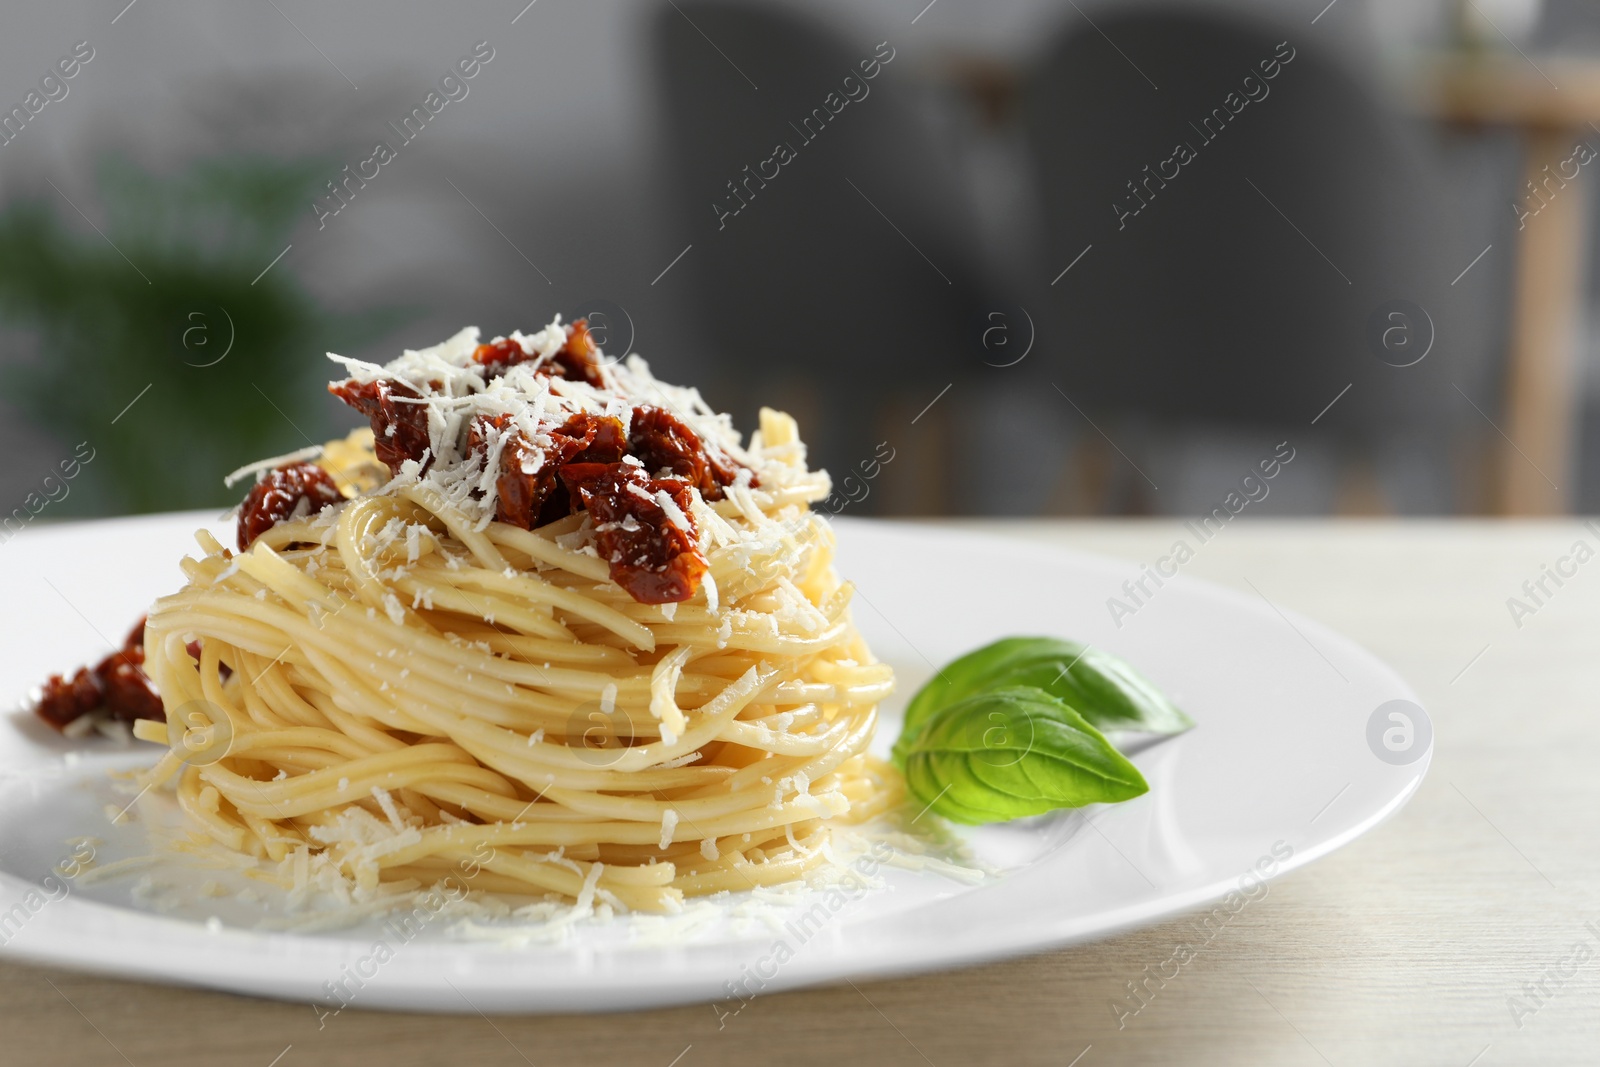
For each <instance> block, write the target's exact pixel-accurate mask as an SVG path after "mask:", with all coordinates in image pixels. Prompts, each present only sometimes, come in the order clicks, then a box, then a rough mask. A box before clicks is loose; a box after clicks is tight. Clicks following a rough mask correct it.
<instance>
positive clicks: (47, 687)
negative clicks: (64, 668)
mask: <svg viewBox="0 0 1600 1067" xmlns="http://www.w3.org/2000/svg"><path fill="white" fill-rule="evenodd" d="M103 699H104V695H103V694H102V693H101V692H100V684H99V681H98V679H96V677H95V676H94V674H93V673H91V672H90V670H89V668H87V667H79V668H78V673H77V674H74V675H73V676H72V680H71V681H68V680H67V679H66V677H64V676H63V675H59V674H52V675H51V676H50V680H49V681H47V682H45V683H44V692H43V693H42V694H41V695H40V697H39V702H38V703H37V704H35V705H34V706H33V710H34V712H35V713H37V714H38V716H39V718H41V719H43V720H44V721H45V722H47V723H49V724H50V725H51V726H54V727H55V728H56V729H57V730H59V729H61V728H62V727H64V726H66V725H67V724H68V723H70V722H72V721H73V720H74V719H78V718H80V717H82V716H84V715H87V714H89V712H91V711H93V710H94V709H95V708H98V707H99V706H100V704H101V701H102V700H103Z"/></svg>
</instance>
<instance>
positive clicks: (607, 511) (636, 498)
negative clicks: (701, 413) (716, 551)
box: [561, 463, 709, 604]
mask: <svg viewBox="0 0 1600 1067" xmlns="http://www.w3.org/2000/svg"><path fill="white" fill-rule="evenodd" d="M561 480H562V481H563V482H565V483H566V485H567V488H568V490H569V491H570V492H571V493H572V496H573V497H574V503H575V504H581V505H582V506H583V507H585V508H587V509H588V511H589V514H590V516H591V517H592V518H593V519H594V523H595V541H596V545H597V547H598V548H599V551H600V555H601V557H602V558H603V559H605V561H606V562H607V563H608V564H610V567H611V580H612V581H614V582H616V583H617V584H618V585H620V586H622V588H624V589H626V590H627V591H628V595H629V596H631V597H633V599H634V600H636V601H638V602H639V603H641V604H669V603H678V602H681V601H684V600H688V599H689V598H690V597H692V596H694V594H695V591H696V590H697V589H699V588H700V582H701V580H702V579H703V578H704V577H705V573H706V571H707V570H708V569H709V567H708V564H707V563H706V558H705V556H704V555H702V554H701V552H700V547H699V544H698V539H697V537H696V535H695V531H694V529H693V525H694V523H693V520H692V519H690V518H689V509H690V506H691V504H692V503H693V500H694V494H693V493H692V492H691V491H690V486H689V485H688V484H687V483H685V482H682V481H679V480H678V479H676V478H651V477H650V476H649V475H647V474H646V473H645V472H644V470H643V468H640V467H638V466H635V465H634V464H632V463H569V464H567V465H566V466H564V467H562V468H561ZM663 492H664V493H665V494H666V495H667V498H668V499H669V500H670V501H671V502H672V504H673V505H674V506H675V508H676V510H677V511H678V512H679V513H680V514H681V515H682V516H683V518H684V521H685V522H687V523H688V524H689V527H690V528H689V529H685V528H684V527H682V526H680V525H678V524H677V523H675V522H673V520H672V517H671V516H670V515H669V512H668V510H667V508H665V507H664V506H663V505H662V503H661V502H660V500H659V498H658V496H657V494H658V493H663Z"/></svg>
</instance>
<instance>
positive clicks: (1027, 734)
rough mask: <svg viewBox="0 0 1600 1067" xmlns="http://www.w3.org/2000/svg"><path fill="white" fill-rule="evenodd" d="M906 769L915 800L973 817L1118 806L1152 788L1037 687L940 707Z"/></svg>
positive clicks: (985, 819)
mask: <svg viewBox="0 0 1600 1067" xmlns="http://www.w3.org/2000/svg"><path fill="white" fill-rule="evenodd" d="M905 739H906V736H905V735H902V741H905ZM903 767H904V770H905V777H906V784H907V787H908V788H909V789H910V791H911V794H912V795H913V796H914V797H916V798H917V800H919V801H921V802H922V803H923V804H925V805H926V806H927V807H928V809H930V810H932V811H934V812H937V813H938V814H940V815H942V816H944V817H945V818H947V819H950V820H952V821H954V822H961V823H968V824H978V823H989V822H1003V821H1006V820H1009V819H1018V818H1022V817H1024V816H1028V815H1042V814H1044V813H1045V812H1048V811H1054V810H1056V809H1057V808H1075V807H1082V806H1084V805H1086V804H1097V803H1116V802H1118V801H1122V800H1128V799H1131V798H1133V797H1136V796H1139V795H1141V794H1142V793H1145V792H1147V791H1148V790H1149V786H1148V785H1147V784H1146V782H1145V780H1144V776H1143V775H1141V774H1140V773H1139V769H1138V768H1137V767H1135V766H1134V765H1133V764H1132V763H1130V762H1129V761H1128V759H1127V758H1126V757H1125V756H1123V755H1122V753H1120V752H1118V751H1117V750H1116V749H1115V748H1114V747H1112V745H1111V743H1110V742H1109V741H1107V740H1106V738H1105V736H1104V735H1103V734H1101V733H1100V731H1099V730H1097V729H1095V727H1094V726H1093V724H1091V723H1090V722H1089V721H1088V720H1087V719H1085V718H1084V717H1083V716H1082V715H1080V714H1079V713H1078V712H1077V711H1075V710H1074V709H1073V708H1072V707H1070V706H1069V705H1067V704H1065V703H1063V702H1062V701H1061V700H1059V699H1057V698H1056V697H1054V696H1052V695H1051V694H1050V693H1048V692H1045V691H1044V690H1041V689H1039V688H1037V687H1033V686H1006V687H1002V688H999V689H995V690H992V691H988V692H983V693H978V694H974V695H972V696H970V697H967V698H966V699H964V700H960V701H957V702H955V703H953V704H947V705H945V706H943V707H941V708H939V709H938V710H937V711H935V712H934V713H933V714H932V715H931V716H929V717H928V718H927V719H926V720H925V721H924V722H923V723H921V724H920V728H919V729H918V730H917V732H916V734H915V736H914V737H912V738H911V740H910V741H909V743H907V744H906V746H905V750H904V754H903Z"/></svg>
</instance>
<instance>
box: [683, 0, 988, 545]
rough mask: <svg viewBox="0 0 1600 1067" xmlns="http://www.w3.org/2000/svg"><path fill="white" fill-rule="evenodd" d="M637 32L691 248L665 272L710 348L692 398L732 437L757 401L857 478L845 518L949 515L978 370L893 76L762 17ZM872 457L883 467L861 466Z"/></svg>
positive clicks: (961, 259)
mask: <svg viewBox="0 0 1600 1067" xmlns="http://www.w3.org/2000/svg"><path fill="white" fill-rule="evenodd" d="M653 31H654V32H653V37H652V50H653V56H654V61H655V66H656V75H657V80H658V84H659V86H660V90H661V99H660V102H659V104H660V122H661V126H662V134H663V136H662V144H663V145H664V147H665V150H666V152H667V154H668V158H667V160H666V162H667V165H668V172H669V175H670V179H671V182H672V189H673V197H674V202H675V203H676V204H677V205H678V210H679V214H680V215H681V217H682V218H684V219H686V220H687V224H686V226H685V228H684V231H683V232H684V234H685V236H684V237H683V238H682V239H683V240H685V241H691V242H692V243H693V251H692V252H690V253H689V254H688V255H687V256H686V257H685V259H684V262H683V263H682V264H681V265H680V266H679V267H678V268H677V270H679V271H682V272H684V273H685V274H686V275H688V279H689V284H690V285H691V287H692V294H693V295H692V300H693V303H694V306H695V310H696V312H697V315H698V318H699V320H700V322H701V326H702V336H703V338H704V343H705V345H706V347H707V348H709V349H710V350H711V351H710V353H709V358H708V360H707V363H708V366H709V373H708V374H707V376H706V377H707V380H706V381H705V383H704V392H705V393H706V394H707V396H708V398H709V399H710V400H711V401H712V402H713V403H714V404H716V405H718V406H720V407H723V408H724V409H725V410H731V411H733V412H735V414H736V420H737V421H738V423H739V424H740V425H742V426H748V425H751V424H752V423H753V421H754V415H755V410H756V407H757V406H758V405H759V404H761V403H770V404H773V405H774V406H787V407H789V408H790V409H791V410H792V411H793V412H794V413H795V414H796V415H797V416H798V417H799V418H800V420H801V431H802V433H803V434H804V436H805V438H806V440H807V441H808V443H809V445H810V448H811V454H812V460H813V465H817V464H821V465H825V466H827V467H828V468H829V470H830V472H831V473H832V474H833V476H834V481H835V485H836V486H842V484H843V482H844V479H845V478H846V477H854V478H856V479H857V481H856V482H855V483H853V487H852V495H857V496H861V497H862V498H861V499H860V500H859V501H857V502H855V503H851V504H850V505H849V510H850V513H856V512H860V513H864V514H865V513H874V512H876V513H884V512H907V511H944V510H961V509H962V507H963V505H962V501H961V499H960V493H961V490H960V483H959V480H958V479H957V478H955V477H952V476H951V474H950V468H949V464H950V462H951V461H952V459H953V452H954V451H955V449H954V445H955V444H956V442H955V441H954V440H953V439H952V436H951V421H952V420H951V416H952V415H953V414H954V413H955V411H956V410H957V409H958V406H959V404H960V401H961V396H962V393H963V384H962V383H963V382H964V381H965V379H966V377H967V376H969V375H970V374H971V373H972V372H973V371H974V369H981V362H980V360H979V359H978V356H979V355H980V354H981V349H980V348H979V346H978V341H979V338H980V336H981V326H980V325H979V323H980V322H981V319H982V316H983V311H982V307H983V305H984V301H983V300H982V298H981V296H980V295H979V294H980V290H981V285H980V282H979V279H978V278H977V277H976V276H975V275H976V273H977V272H976V270H975V268H974V267H973V266H972V264H973V262H974V259H975V257H974V256H973V255H972V252H971V249H972V237H971V228H970V224H969V223H968V221H967V220H966V218H965V216H964V212H963V202H962V199H961V194H960V191H959V189H957V188H956V183H955V181H954V180H953V177H952V167H951V165H950V163H949V161H948V160H946V159H944V158H941V156H940V155H939V153H938V152H937V151H936V149H935V148H934V147H933V145H932V143H931V142H930V140H929V138H928V136H927V135H926V133H925V132H924V131H923V128H922V127H921V125H920V123H919V121H918V116H917V114H916V113H915V108H914V105H913V103H912V101H911V100H910V99H909V94H908V92H907V91H906V90H905V88H904V87H903V86H904V83H905V82H906V80H907V75H908V74H909V73H910V72H909V71H908V70H906V60H905V59H904V58H903V57H901V56H898V55H894V54H893V51H892V46H888V47H886V48H883V49H880V48H879V47H878V42H877V41H874V40H869V39H866V38H864V37H863V38H860V39H856V40H845V39H843V38H842V37H840V36H838V35H837V34H835V33H833V32H831V31H829V30H828V29H827V28H825V27H824V26H822V25H821V24H819V23H818V22H817V21H816V20H814V19H812V18H810V17H808V16H805V15H802V14H800V13H798V12H795V11H790V10H785V9H783V8H779V7H776V6H773V7H766V6H763V7H755V6H746V5H727V4H718V3H687V2H684V3H679V4H675V5H673V6H669V7H663V8H661V9H660V10H659V12H658V14H657V16H656V20H655V23H654V27H653ZM883 56H891V57H892V58H890V59H889V61H888V62H887V63H883V62H882V61H881V59H882V57H883ZM863 60H866V61H875V62H877V63H878V69H877V72H876V77H873V78H871V79H870V80H868V79H866V78H864V77H863V76H862V71H861V67H860V65H861V63H862V61H863ZM868 69H869V70H871V69H872V66H871V63H870V62H869V65H868ZM851 75H853V76H854V81H853V82H851V83H850V84H849V85H848V86H846V84H845V78H846V76H851ZM755 86H759V90H758V89H756V88H755ZM830 94H837V95H835V96H833V97H832V105H833V107H839V103H838V101H839V100H841V99H847V98H848V97H851V96H853V97H855V99H850V101H849V102H848V103H846V104H844V105H843V106H842V107H841V108H840V109H839V110H838V113H837V114H833V113H831V109H830V107H829V100H830ZM780 144H785V145H787V146H788V147H789V148H790V149H791V150H792V152H793V157H792V158H790V159H788V161H787V162H779V161H777V160H776V159H775V157H774V151H775V149H776V147H777V146H778V145H780ZM769 160H772V162H767V161H769ZM762 175H765V176H766V177H765V178H764V179H763V178H762ZM662 284H666V283H665V282H663V283H662ZM677 284H679V285H682V284H684V282H683V281H682V280H679V281H678V282H677ZM946 386H950V395H947V396H944V397H943V398H942V400H941V401H940V403H939V404H937V405H934V407H933V408H932V409H931V410H929V411H928V412H927V413H926V414H925V415H923V416H922V417H920V418H919V417H918V415H919V412H920V411H921V409H923V408H924V407H926V406H927V405H928V404H929V403H930V402H931V401H933V400H934V399H935V398H936V397H939V396H940V394H941V391H943V390H944V389H945V388H946ZM913 420H915V421H913ZM882 442H886V446H885V447H886V448H887V449H890V450H893V455H894V458H893V460H892V461H890V462H889V463H887V464H880V465H878V466H876V467H873V466H872V464H874V462H875V460H876V459H878V458H881V457H882V456H883V455H885V454H887V453H885V452H883V451H881V450H880V443H882ZM864 463H865V464H868V465H869V466H868V468H867V469H868V470H869V471H872V470H876V477H874V478H871V479H868V478H866V477H865V476H864V472H863V470H862V464H864ZM863 488H864V495H863Z"/></svg>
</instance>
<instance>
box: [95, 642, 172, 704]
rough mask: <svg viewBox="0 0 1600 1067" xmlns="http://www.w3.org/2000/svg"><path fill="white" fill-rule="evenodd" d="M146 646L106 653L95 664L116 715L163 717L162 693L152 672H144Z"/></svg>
mask: <svg viewBox="0 0 1600 1067" xmlns="http://www.w3.org/2000/svg"><path fill="white" fill-rule="evenodd" d="M143 665H144V646H143V645H140V646H139V647H138V649H137V656H135V654H134V651H133V650H124V651H122V652H118V653H115V654H114V655H111V656H107V657H106V658H105V659H104V660H102V661H101V663H100V666H98V667H96V668H95V674H96V676H98V677H99V679H100V685H101V687H102V688H103V689H104V690H105V708H106V710H107V711H108V712H110V713H111V717H112V718H114V719H123V720H125V721H128V722H131V721H133V720H134V719H157V720H160V719H164V718H166V712H164V711H163V710H162V708H161V697H160V695H159V694H157V693H156V687H155V685H154V683H152V682H151V681H150V676H149V675H147V674H145V673H144V666H143Z"/></svg>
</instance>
